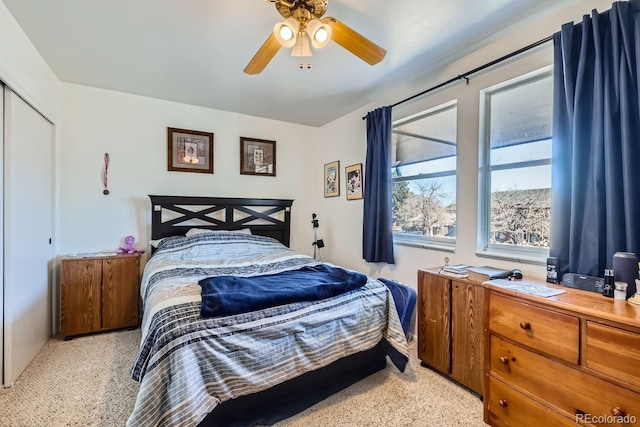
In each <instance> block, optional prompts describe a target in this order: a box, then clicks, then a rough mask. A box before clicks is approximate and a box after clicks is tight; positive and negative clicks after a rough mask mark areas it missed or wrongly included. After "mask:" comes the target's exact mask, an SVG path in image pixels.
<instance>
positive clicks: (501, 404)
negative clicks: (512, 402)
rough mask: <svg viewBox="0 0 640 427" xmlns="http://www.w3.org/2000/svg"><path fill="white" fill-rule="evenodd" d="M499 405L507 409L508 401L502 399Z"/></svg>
mask: <svg viewBox="0 0 640 427" xmlns="http://www.w3.org/2000/svg"><path fill="white" fill-rule="evenodd" d="M498 405H500V406H501V407H502V408H506V407H507V401H506V400H504V399H500V400H498Z"/></svg>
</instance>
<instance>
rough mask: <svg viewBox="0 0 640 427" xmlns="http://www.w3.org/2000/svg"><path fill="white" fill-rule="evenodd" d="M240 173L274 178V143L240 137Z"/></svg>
mask: <svg viewBox="0 0 640 427" xmlns="http://www.w3.org/2000/svg"><path fill="white" fill-rule="evenodd" d="M240 173H241V174H242V175H263V176H276V142H275V141H267V140H265V139H255V138H245V137H240Z"/></svg>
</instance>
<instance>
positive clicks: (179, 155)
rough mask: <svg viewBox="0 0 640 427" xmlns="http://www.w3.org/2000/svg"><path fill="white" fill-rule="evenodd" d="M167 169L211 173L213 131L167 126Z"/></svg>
mask: <svg viewBox="0 0 640 427" xmlns="http://www.w3.org/2000/svg"><path fill="white" fill-rule="evenodd" d="M167 160H168V164H167V170H170V171H175V172H202V173H213V133H211V132H201V131H197V130H187V129H177V128H167Z"/></svg>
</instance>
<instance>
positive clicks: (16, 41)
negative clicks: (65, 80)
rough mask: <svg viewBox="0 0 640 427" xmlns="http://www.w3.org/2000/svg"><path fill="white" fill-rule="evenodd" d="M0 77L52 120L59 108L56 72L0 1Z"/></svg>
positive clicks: (56, 115) (54, 118) (54, 119)
mask: <svg viewBox="0 0 640 427" xmlns="http://www.w3.org/2000/svg"><path fill="white" fill-rule="evenodd" d="M0 80H2V81H4V82H5V83H6V84H7V85H8V86H9V87H11V89H13V91H14V92H15V93H17V94H18V95H20V97H21V98H22V99H24V100H25V101H27V102H28V103H29V104H31V105H32V106H33V107H34V108H35V109H36V110H38V111H39V112H40V114H42V115H43V116H45V117H46V118H47V119H49V121H51V122H53V123H55V122H56V119H57V117H58V113H59V107H60V88H59V81H58V78H57V77H56V75H55V74H54V73H53V71H51V69H50V68H49V65H47V63H46V62H45V61H44V59H42V57H41V56H40V53H39V52H38V51H37V50H36V48H35V47H34V46H33V44H31V40H29V38H28V37H27V35H26V34H25V33H24V32H23V31H22V28H20V26H19V25H18V23H17V22H16V20H15V19H14V17H13V15H11V13H9V11H8V10H7V8H6V6H5V5H4V3H2V2H0Z"/></svg>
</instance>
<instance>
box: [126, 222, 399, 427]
mask: <svg viewBox="0 0 640 427" xmlns="http://www.w3.org/2000/svg"><path fill="white" fill-rule="evenodd" d="M313 264H317V261H316V260H315V259H313V258H311V257H308V256H306V255H301V254H297V253H295V252H294V251H292V250H290V249H289V248H287V247H285V246H283V245H281V244H280V243H279V242H277V241H276V240H273V239H270V238H267V237H261V236H253V235H248V234H240V233H205V234H198V235H194V236H191V237H178V238H169V239H165V240H164V241H162V242H161V243H160V245H159V246H158V249H157V251H156V253H155V254H154V256H153V257H151V259H150V260H149V262H148V263H147V265H146V267H145V270H144V273H143V277H142V284H141V289H140V291H141V295H142V298H143V301H144V315H143V320H142V340H141V343H140V350H139V353H138V355H137V358H136V360H135V363H134V365H133V367H132V369H131V376H132V378H133V379H135V380H137V381H139V382H140V390H139V392H138V396H137V399H136V403H135V407H134V410H133V413H132V414H131V416H130V417H129V420H128V421H127V426H145V427H146V426H156V425H160V426H195V425H197V424H198V423H199V422H200V421H202V420H203V419H204V417H205V416H206V415H207V414H208V413H209V412H211V411H212V410H215V407H216V406H217V405H218V404H219V403H221V402H224V401H226V400H229V399H232V398H235V397H239V396H243V395H247V394H251V393H256V392H259V391H262V390H265V389H267V388H270V387H272V386H274V385H276V384H279V383H281V382H284V381H286V380H289V379H291V378H294V377H297V376H299V375H301V374H303V373H305V372H308V371H312V370H316V369H319V368H322V367H324V366H327V365H329V364H330V363H332V362H334V361H336V360H338V359H340V358H343V357H345V356H348V355H350V354H354V353H357V352H360V351H364V350H368V349H370V348H372V347H374V346H375V345H376V344H377V343H378V342H379V341H381V340H382V339H386V340H387V342H388V343H389V344H390V345H391V346H392V347H393V348H394V349H395V350H397V351H398V352H399V353H400V354H401V355H402V356H404V357H405V358H406V356H407V342H406V339H405V336H404V333H403V330H402V327H401V325H400V321H399V319H398V315H397V312H396V310H395V305H394V303H393V299H392V296H391V293H390V292H389V290H388V289H387V287H386V286H385V285H383V284H381V283H380V282H378V281H376V280H373V279H368V281H367V284H366V285H364V286H363V287H361V288H359V289H356V290H354V291H351V292H347V293H345V294H342V295H338V296H336V297H333V298H329V299H325V300H320V301H313V302H299V303H293V304H287V305H283V306H278V307H272V308H267V309H263V310H258V311H254V312H250V313H243V314H237V315H233V316H226V317H212V318H202V317H201V316H200V303H201V289H200V286H199V285H198V281H199V280H201V279H204V278H206V277H211V276H216V275H229V274H233V275H240V276H256V275H261V274H273V273H277V272H280V271H287V270H293V269H298V268H300V267H302V266H304V265H313Z"/></svg>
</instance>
